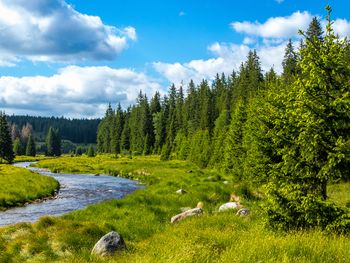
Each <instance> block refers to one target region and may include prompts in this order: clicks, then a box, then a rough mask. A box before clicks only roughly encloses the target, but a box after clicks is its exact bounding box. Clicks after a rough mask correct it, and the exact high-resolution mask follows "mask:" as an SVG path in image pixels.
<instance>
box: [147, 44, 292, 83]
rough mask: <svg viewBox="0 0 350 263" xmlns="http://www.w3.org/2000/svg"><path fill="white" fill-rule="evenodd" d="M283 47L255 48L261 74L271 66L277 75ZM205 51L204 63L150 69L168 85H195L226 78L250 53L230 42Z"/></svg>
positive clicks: (168, 64)
mask: <svg viewBox="0 0 350 263" xmlns="http://www.w3.org/2000/svg"><path fill="white" fill-rule="evenodd" d="M285 46H286V43H285V42H283V43H281V44H279V45H277V46H261V47H257V53H258V55H259V56H260V61H261V67H262V69H263V70H264V71H268V70H269V69H270V68H271V67H274V69H275V70H276V71H277V72H281V71H282V67H281V62H282V60H283V56H284V49H285ZM208 49H209V51H211V52H212V54H213V56H214V57H213V58H210V59H208V60H192V61H190V62H187V63H183V64H180V63H162V62H156V63H153V66H154V68H155V70H156V71H157V72H158V73H160V74H161V75H163V76H164V77H165V78H166V79H167V80H169V82H172V83H175V84H177V85H179V84H180V83H185V84H186V83H188V82H189V80H190V79H192V80H194V81H195V82H196V83H198V82H200V81H201V80H202V79H208V80H211V79H213V78H214V77H215V75H216V73H222V72H224V73H225V74H226V75H228V74H231V73H232V70H236V71H238V70H239V68H240V65H241V63H242V62H244V61H246V59H247V55H248V52H249V50H251V48H250V47H249V46H248V45H245V44H240V45H237V44H233V43H214V44H213V45H211V46H209V47H208Z"/></svg>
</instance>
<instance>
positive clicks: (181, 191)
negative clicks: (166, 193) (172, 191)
mask: <svg viewBox="0 0 350 263" xmlns="http://www.w3.org/2000/svg"><path fill="white" fill-rule="evenodd" d="M176 193H177V194H180V195H183V194H186V193H187V192H186V191H185V190H184V189H179V190H177V191H176Z"/></svg>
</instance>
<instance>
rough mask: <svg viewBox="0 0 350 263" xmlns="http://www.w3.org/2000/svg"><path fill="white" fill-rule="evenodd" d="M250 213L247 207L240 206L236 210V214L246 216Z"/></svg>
mask: <svg viewBox="0 0 350 263" xmlns="http://www.w3.org/2000/svg"><path fill="white" fill-rule="evenodd" d="M249 214H250V211H249V209H248V208H241V209H239V210H238V212H237V214H236V215H237V216H248V215H249Z"/></svg>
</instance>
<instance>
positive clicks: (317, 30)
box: [305, 17, 323, 42]
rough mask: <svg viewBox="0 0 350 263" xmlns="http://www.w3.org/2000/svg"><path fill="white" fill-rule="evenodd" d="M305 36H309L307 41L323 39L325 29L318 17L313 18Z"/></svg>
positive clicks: (320, 40)
mask: <svg viewBox="0 0 350 263" xmlns="http://www.w3.org/2000/svg"><path fill="white" fill-rule="evenodd" d="M305 37H306V38H307V41H311V42H314V41H317V42H322V41H323V30H322V27H321V23H320V21H318V19H317V17H313V18H312V21H311V23H310V25H309V27H308V29H307V31H306V34H305Z"/></svg>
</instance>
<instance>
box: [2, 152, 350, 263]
mask: <svg viewBox="0 0 350 263" xmlns="http://www.w3.org/2000/svg"><path fill="white" fill-rule="evenodd" d="M36 166H38V167H41V168H48V169H50V170H51V171H56V172H70V173H95V174H97V173H107V174H110V175H114V176H122V177H125V178H129V179H133V180H137V181H140V182H142V183H145V184H146V188H144V189H140V190H137V191H136V192H134V193H132V194H131V195H128V196H127V197H125V198H124V199H121V200H110V201H107V202H102V203H100V204H96V205H92V206H89V207H88V208H86V209H83V210H79V211H75V212H72V213H69V214H67V215H64V216H62V217H43V218H41V219H40V220H39V221H38V222H36V223H34V224H26V223H22V224H17V225H12V226H7V227H3V228H0V261H1V262H26V261H31V262H52V261H56V262H258V261H261V262H345V261H346V259H347V258H350V237H349V236H347V235H334V234H327V233H326V232H322V231H320V230H319V229H311V230H305V231H291V232H283V231H272V230H271V229H268V228H266V226H265V222H264V220H263V219H264V213H265V208H266V207H265V206H266V205H267V202H266V199H265V196H264V189H263V188H256V187H255V186H254V185H251V184H248V183H247V182H242V181H239V180H237V181H232V180H233V179H232V177H231V178H229V177H226V176H224V175H223V174H221V173H220V172H217V171H216V170H210V169H200V168H198V167H197V166H195V165H193V164H191V163H189V162H187V161H175V160H172V161H161V160H160V158H159V156H148V157H141V156H140V157H133V158H130V157H122V158H115V156H113V155H98V156H96V157H94V158H89V157H86V156H82V157H61V158H57V159H56V158H55V159H48V160H42V161H39V162H38V163H37V164H36ZM178 189H184V190H185V191H186V193H183V194H178V193H176V191H177V190H178ZM330 189H334V191H330V199H331V200H332V201H333V200H336V201H337V202H338V204H342V205H343V206H344V207H348V203H349V201H350V200H349V197H348V195H347V194H346V193H348V192H349V189H350V186H349V184H348V183H342V184H337V185H334V186H333V185H330ZM232 192H234V193H235V194H236V195H238V196H239V197H240V198H241V204H242V206H243V207H246V208H248V209H249V210H250V211H251V214H250V215H249V216H247V217H238V216H236V215H235V214H236V211H234V212H232V210H231V211H227V212H221V213H219V212H218V208H219V207H220V205H222V204H223V203H226V202H228V201H229V199H230V195H231V194H232ZM333 194H334V195H333ZM198 202H202V203H203V211H204V214H203V215H202V216H198V217H196V216H195V217H191V218H186V219H185V220H183V221H181V222H179V223H176V224H171V223H170V219H171V217H172V216H174V215H176V214H179V213H180V212H181V209H183V208H185V207H195V206H196V204H197V203H198ZM110 231H117V232H118V233H120V234H121V235H122V236H123V238H124V240H125V243H126V246H127V249H126V250H125V251H123V252H118V253H117V254H116V255H114V256H113V257H108V258H100V257H98V256H93V255H91V250H92V248H93V246H94V244H95V243H96V242H97V241H98V240H99V239H100V238H101V237H102V236H103V235H105V234H106V233H108V232H110Z"/></svg>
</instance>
